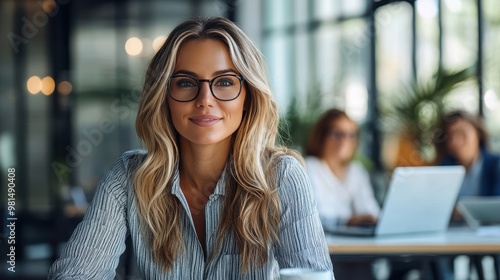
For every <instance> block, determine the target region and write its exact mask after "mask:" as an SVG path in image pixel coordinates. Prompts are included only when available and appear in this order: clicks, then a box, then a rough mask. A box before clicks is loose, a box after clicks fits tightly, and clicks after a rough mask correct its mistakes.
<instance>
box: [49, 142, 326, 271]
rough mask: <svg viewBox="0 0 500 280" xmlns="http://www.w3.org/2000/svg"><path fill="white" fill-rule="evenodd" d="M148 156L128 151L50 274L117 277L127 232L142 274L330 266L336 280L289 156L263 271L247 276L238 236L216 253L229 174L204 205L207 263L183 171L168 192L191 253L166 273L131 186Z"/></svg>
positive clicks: (302, 180)
mask: <svg viewBox="0 0 500 280" xmlns="http://www.w3.org/2000/svg"><path fill="white" fill-rule="evenodd" d="M145 156H146V152H145V151H141V150H134V151H129V152H126V153H124V154H123V156H122V157H121V158H120V159H119V160H118V161H116V163H115V164H114V165H113V167H112V168H111V170H110V171H109V172H107V174H106V175H105V176H104V178H103V179H102V180H101V182H100V183H99V186H98V188H97V190H96V193H95V195H94V198H93V200H92V203H91V204H90V205H89V207H88V209H87V212H86V213H85V216H84V218H83V221H82V222H81V223H80V224H79V225H78V226H77V228H76V229H75V231H74V232H73V235H72V236H71V238H70V239H69V241H68V243H67V245H66V246H65V248H64V250H63V252H62V254H61V256H60V257H59V259H58V260H57V261H56V262H54V264H53V265H52V267H51V268H50V270H49V279H113V278H114V277H115V270H116V267H117V266H118V262H119V257H120V255H121V254H122V253H123V252H124V251H125V240H126V237H127V234H130V236H131V240H132V244H133V249H134V252H135V256H136V262H137V266H138V269H139V272H140V274H141V278H142V279H278V278H279V269H281V268H287V267H302V268H313V269H318V270H328V271H332V279H333V270H332V264H331V260H330V257H329V254H328V249H327V245H326V241H325V237H324V233H323V229H322V227H321V223H320V220H319V217H318V213H317V211H316V207H315V203H314V198H313V195H312V192H311V187H310V183H309V180H308V178H307V175H306V173H305V171H304V169H303V168H302V166H301V165H300V163H299V162H298V161H297V160H296V159H294V158H292V157H289V156H285V157H283V158H282V159H281V161H280V163H279V164H278V167H277V168H278V169H277V172H276V174H277V182H278V193H279V199H280V209H279V211H280V224H279V241H278V242H276V244H272V246H270V250H269V256H268V261H267V263H265V264H264V266H263V267H262V268H250V269H249V271H248V272H247V273H242V271H241V257H240V254H239V250H238V246H237V245H236V242H235V237H234V236H233V235H232V234H229V235H230V236H227V237H224V239H223V243H222V245H221V246H220V248H219V250H218V251H217V252H213V251H214V250H215V243H216V239H217V233H218V224H219V222H220V218H221V216H222V213H221V212H222V209H223V201H224V194H225V187H226V184H225V182H224V181H225V180H224V177H225V176H224V173H225V172H226V171H224V172H223V174H222V176H221V177H220V179H219V181H218V182H217V185H216V187H215V190H214V193H213V194H211V195H210V196H209V199H208V202H207V203H206V205H205V219H206V250H207V255H209V256H210V255H211V254H214V258H213V259H212V261H210V262H208V260H207V259H206V258H205V255H204V252H203V248H202V246H201V244H200V242H199V240H198V237H197V235H196V231H195V228H194V224H193V221H192V217H191V214H190V210H189V206H188V204H187V201H186V198H185V197H184V195H183V193H182V191H181V188H180V185H179V172H178V168H177V170H176V172H175V174H174V177H173V180H172V185H171V186H170V192H171V195H173V196H175V197H176V198H177V199H179V201H180V202H181V205H182V207H183V209H182V210H183V211H181V217H180V218H181V219H180V220H181V224H180V227H181V230H182V233H183V237H184V243H185V250H183V252H182V253H181V255H179V256H178V257H177V259H176V260H175V262H174V264H173V267H172V268H171V269H170V270H168V271H164V270H163V269H162V268H161V265H159V264H158V263H156V262H155V261H154V260H153V258H152V252H151V248H150V245H149V243H148V242H147V240H146V238H145V236H143V234H142V232H141V227H140V225H139V216H138V211H137V205H136V201H135V200H136V199H135V196H134V190H133V186H132V185H133V184H132V181H133V175H134V172H135V170H136V169H137V167H138V166H139V165H140V164H141V163H142V161H143V160H144V158H145Z"/></svg>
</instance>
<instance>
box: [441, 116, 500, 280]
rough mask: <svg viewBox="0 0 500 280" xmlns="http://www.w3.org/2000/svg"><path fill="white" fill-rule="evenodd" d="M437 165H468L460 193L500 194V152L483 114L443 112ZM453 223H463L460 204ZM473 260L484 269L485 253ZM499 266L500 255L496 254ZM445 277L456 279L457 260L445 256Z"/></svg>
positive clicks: (477, 266) (442, 263) (473, 262)
mask: <svg viewBox="0 0 500 280" xmlns="http://www.w3.org/2000/svg"><path fill="white" fill-rule="evenodd" d="M434 145H435V148H436V163H437V165H462V166H464V167H465V169H466V173H465V177H464V180H463V182H462V186H461V188H460V192H459V197H464V196H500V156H499V155H497V154H494V153H492V152H490V151H488V149H487V145H488V133H487V131H486V128H485V126H484V124H483V121H482V120H481V118H480V117H478V116H475V115H472V114H470V113H468V112H466V111H463V110H457V111H452V112H449V113H447V114H445V115H444V116H443V118H442V119H441V121H440V124H439V127H438V129H437V130H436V134H435V136H434ZM452 223H453V224H454V223H458V224H460V223H463V217H462V214H461V213H460V211H459V210H458V208H457V207H455V209H454V211H453V215H452ZM469 258H470V261H471V263H472V264H473V265H474V266H475V267H476V268H477V269H479V270H480V271H482V261H481V259H482V256H470V257H469ZM494 259H495V264H494V265H496V266H499V263H500V262H499V256H494ZM439 268H440V271H441V274H442V278H443V279H453V278H454V276H453V260H450V259H444V258H443V259H441V260H440V261H439Z"/></svg>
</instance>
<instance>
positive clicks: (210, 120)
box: [189, 115, 222, 126]
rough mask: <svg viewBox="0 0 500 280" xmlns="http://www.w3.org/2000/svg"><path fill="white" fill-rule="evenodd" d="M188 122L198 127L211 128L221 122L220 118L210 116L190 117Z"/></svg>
mask: <svg viewBox="0 0 500 280" xmlns="http://www.w3.org/2000/svg"><path fill="white" fill-rule="evenodd" d="M189 120H190V121H191V122H193V123H194V124H196V125H199V126H212V125H214V124H216V123H218V122H219V121H220V120H222V118H220V117H216V116H211V115H203V116H196V117H191V118H189Z"/></svg>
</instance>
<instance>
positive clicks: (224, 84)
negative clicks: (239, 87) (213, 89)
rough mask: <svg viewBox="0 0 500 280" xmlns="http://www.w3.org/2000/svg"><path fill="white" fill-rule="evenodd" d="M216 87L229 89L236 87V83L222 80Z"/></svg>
mask: <svg viewBox="0 0 500 280" xmlns="http://www.w3.org/2000/svg"><path fill="white" fill-rule="evenodd" d="M216 85H217V86H221V87H229V86H232V85H234V82H233V81H231V80H230V79H221V80H218V81H217V83H216Z"/></svg>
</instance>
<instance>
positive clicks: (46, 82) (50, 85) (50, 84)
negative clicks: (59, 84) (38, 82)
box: [42, 76, 56, 95]
mask: <svg viewBox="0 0 500 280" xmlns="http://www.w3.org/2000/svg"><path fill="white" fill-rule="evenodd" d="M55 89H56V83H55V82H54V79H52V77H50V76H47V77H45V78H43V79H42V93H43V94H45V95H51V94H52V93H53V92H54V90H55Z"/></svg>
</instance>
